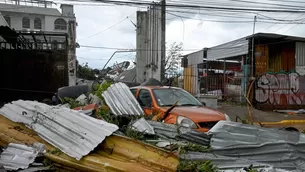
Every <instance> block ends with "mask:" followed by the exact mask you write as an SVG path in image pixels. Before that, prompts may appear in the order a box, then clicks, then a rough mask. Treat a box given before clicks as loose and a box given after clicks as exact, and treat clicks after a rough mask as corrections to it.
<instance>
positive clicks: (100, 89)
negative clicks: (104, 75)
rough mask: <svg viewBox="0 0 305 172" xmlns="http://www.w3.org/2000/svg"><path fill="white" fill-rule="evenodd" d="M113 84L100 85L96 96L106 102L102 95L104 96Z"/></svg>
mask: <svg viewBox="0 0 305 172" xmlns="http://www.w3.org/2000/svg"><path fill="white" fill-rule="evenodd" d="M112 84H113V83H112V82H108V81H106V82H104V83H103V84H100V85H99V86H98V90H97V91H95V92H94V94H95V95H96V96H98V97H99V98H100V99H102V100H104V98H103V96H102V94H103V92H104V91H106V90H107V89H108V88H109V87H110V86H111V85H112Z"/></svg>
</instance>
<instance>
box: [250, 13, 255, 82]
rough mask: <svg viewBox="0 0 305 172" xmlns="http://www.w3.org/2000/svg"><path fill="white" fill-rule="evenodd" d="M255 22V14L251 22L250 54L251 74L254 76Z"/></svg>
mask: <svg viewBox="0 0 305 172" xmlns="http://www.w3.org/2000/svg"><path fill="white" fill-rule="evenodd" d="M255 23H256V15H255V16H254V22H253V34H252V56H251V69H252V70H251V75H252V77H254V51H255V47H254V35H255Z"/></svg>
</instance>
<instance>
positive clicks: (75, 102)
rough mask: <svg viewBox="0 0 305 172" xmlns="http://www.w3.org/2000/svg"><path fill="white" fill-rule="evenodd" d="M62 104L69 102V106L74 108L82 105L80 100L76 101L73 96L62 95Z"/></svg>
mask: <svg viewBox="0 0 305 172" xmlns="http://www.w3.org/2000/svg"><path fill="white" fill-rule="evenodd" d="M61 102H62V104H67V103H68V104H69V105H70V108H71V109H73V108H76V107H80V106H83V105H82V104H81V103H80V102H78V101H76V99H73V98H69V97H64V98H63V99H61Z"/></svg>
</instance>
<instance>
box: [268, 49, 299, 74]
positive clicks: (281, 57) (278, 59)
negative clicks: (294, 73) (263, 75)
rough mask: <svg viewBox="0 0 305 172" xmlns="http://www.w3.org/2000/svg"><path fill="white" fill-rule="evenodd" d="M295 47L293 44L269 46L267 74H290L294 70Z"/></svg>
mask: <svg viewBox="0 0 305 172" xmlns="http://www.w3.org/2000/svg"><path fill="white" fill-rule="evenodd" d="M294 49H295V47H294V44H291V43H284V44H274V45H269V70H268V72H274V73H276V72H280V71H281V70H283V71H285V72H290V71H291V70H295V50H294Z"/></svg>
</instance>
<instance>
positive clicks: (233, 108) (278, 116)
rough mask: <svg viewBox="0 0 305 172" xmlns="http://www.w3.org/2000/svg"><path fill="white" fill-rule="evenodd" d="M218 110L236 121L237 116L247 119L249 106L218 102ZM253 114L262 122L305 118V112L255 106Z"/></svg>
mask: <svg viewBox="0 0 305 172" xmlns="http://www.w3.org/2000/svg"><path fill="white" fill-rule="evenodd" d="M218 110H219V111H221V112H224V113H226V114H227V115H229V117H230V118H231V120H232V121H236V117H237V116H239V117H240V118H242V119H245V118H246V116H247V115H248V109H247V106H243V105H239V104H233V103H223V102H218ZM252 114H253V115H254V116H255V117H256V118H257V119H258V120H259V121H261V122H279V121H282V120H305V114H298V115H291V114H285V113H278V112H273V111H261V110H257V109H254V108H252ZM304 125H305V124H304Z"/></svg>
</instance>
